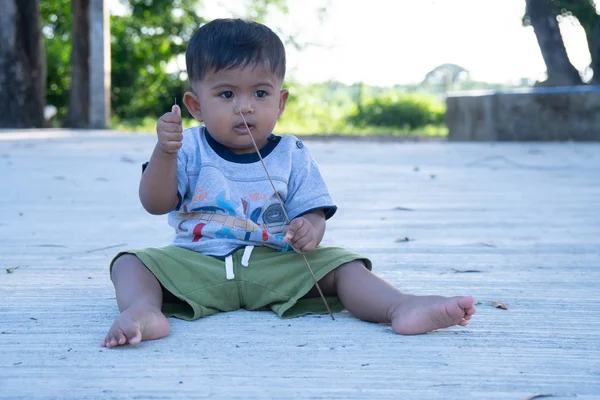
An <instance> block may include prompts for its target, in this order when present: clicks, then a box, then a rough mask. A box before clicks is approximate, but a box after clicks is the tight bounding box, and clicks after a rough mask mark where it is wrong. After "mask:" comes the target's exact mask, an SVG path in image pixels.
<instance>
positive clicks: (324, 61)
mask: <svg viewBox="0 0 600 400" xmlns="http://www.w3.org/2000/svg"><path fill="white" fill-rule="evenodd" d="M247 1H248V0H220V1H215V0H205V1H203V3H204V4H205V5H204V7H203V9H202V10H201V12H202V15H203V16H204V17H205V18H207V19H213V18H220V17H221V18H222V17H231V16H232V14H233V15H235V16H244V12H245V4H247ZM288 4H289V13H288V15H281V14H278V13H274V14H273V15H272V17H270V18H269V19H267V25H269V26H270V27H271V28H273V29H274V30H275V31H276V32H278V33H284V34H292V35H294V36H295V38H296V40H297V41H298V42H300V43H315V44H317V46H308V47H307V48H305V49H303V50H302V51H300V52H298V51H295V50H294V49H293V48H291V47H288V49H287V51H288V70H289V71H290V73H291V74H292V75H293V76H294V78H295V79H297V80H298V81H300V82H303V83H308V82H320V81H326V80H330V79H331V80H338V81H341V82H344V83H347V84H351V83H354V82H358V81H363V82H365V83H367V84H370V85H382V86H388V85H393V84H397V83H416V82H420V81H421V80H422V79H423V77H424V76H425V74H426V73H427V72H429V71H430V70H432V69H433V68H435V67H436V66H438V65H440V64H444V63H454V64H458V65H460V66H462V67H463V68H466V69H467V70H469V71H470V72H471V76H472V78H473V79H477V80H483V81H488V82H508V81H513V82H517V81H518V80H519V79H520V78H522V77H523V78H532V79H543V77H544V73H545V66H544V62H543V60H542V56H541V53H540V50H539V47H538V45H537V41H536V38H535V35H534V33H533V29H532V28H531V27H528V28H524V27H523V26H522V24H521V18H522V16H523V13H524V10H525V0H288ZM323 5H327V12H326V13H325V17H324V20H323V21H320V19H319V18H318V15H317V12H316V10H317V9H318V8H319V7H321V6H323ZM561 31H562V33H563V37H564V40H565V44H566V47H567V50H568V53H569V57H570V59H571V61H572V62H573V64H574V65H575V67H576V68H578V69H580V70H583V69H584V68H585V67H586V66H587V65H588V64H589V62H590V56H589V52H588V50H587V43H586V41H585V35H584V32H583V29H582V28H581V27H580V26H576V25H574V24H573V23H572V22H571V21H563V22H562V23H561Z"/></svg>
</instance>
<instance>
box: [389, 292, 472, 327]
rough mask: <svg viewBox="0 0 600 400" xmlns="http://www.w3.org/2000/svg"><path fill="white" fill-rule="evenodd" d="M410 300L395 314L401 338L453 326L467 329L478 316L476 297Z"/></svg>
mask: <svg viewBox="0 0 600 400" xmlns="http://www.w3.org/2000/svg"><path fill="white" fill-rule="evenodd" d="M405 296H406V297H405V298H404V300H403V301H402V303H400V304H399V305H398V306H396V308H395V309H394V310H393V312H392V314H391V320H392V329H393V330H394V332H396V333H398V334H401V335H417V334H420V333H427V332H431V331H434V330H436V329H441V328H447V327H449V326H454V325H460V326H466V325H467V324H468V322H469V320H470V319H471V317H472V316H473V314H475V307H473V303H474V302H475V299H473V296H464V297H443V296H412V295H405Z"/></svg>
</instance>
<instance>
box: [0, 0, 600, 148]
mask: <svg viewBox="0 0 600 400" xmlns="http://www.w3.org/2000/svg"><path fill="white" fill-rule="evenodd" d="M98 2H100V3H102V5H103V6H104V7H105V10H107V11H106V12H108V14H109V21H110V22H109V29H110V30H109V32H110V88H109V96H110V114H109V115H110V117H109V120H108V123H107V127H110V128H111V129H117V130H124V131H138V132H153V131H154V127H155V123H156V119H157V118H158V117H159V116H160V115H162V114H163V113H164V112H166V111H167V110H169V108H170V106H171V104H173V101H174V98H177V99H181V97H182V95H183V93H184V92H185V91H186V90H188V89H189V87H188V82H187V75H186V73H185V60H184V56H183V55H184V53H185V46H186V43H187V41H188V40H189V38H190V37H191V35H192V34H193V32H194V31H195V30H196V29H197V28H198V27H199V26H201V25H202V24H204V23H206V22H208V21H210V20H212V19H214V18H224V17H242V18H250V19H254V20H257V21H260V22H263V23H265V24H267V25H268V26H269V27H271V28H272V29H273V30H274V31H275V32H277V33H278V34H279V35H280V37H281V38H282V39H283V40H284V42H285V44H286V48H287V54H288V74H287V77H286V82H285V86H286V87H287V88H288V89H289V90H290V100H289V103H288V107H287V109H286V112H285V114H284V116H283V117H282V119H281V121H280V123H279V124H278V126H277V128H276V129H277V132H278V133H292V134H360V135H367V134H369V135H372V134H387V135H389V134H392V135H437V136H444V135H446V134H447V127H446V125H445V122H444V114H445V111H446V103H445V98H446V96H447V95H448V93H453V92H457V91H473V90H507V89H514V88H531V87H537V86H545V87H556V86H579V85H595V84H596V83H597V82H596V81H597V80H600V16H599V15H598V10H599V7H598V6H597V4H596V2H595V1H593V0H527V1H526V0H412V1H410V0H369V1H364V0H302V1H291V0H221V1H218V0H172V1H171V0H73V1H71V0H3V1H2V6H1V7H2V8H3V12H2V14H4V15H8V14H9V13H8V12H6V13H5V12H4V11H6V10H8V9H7V8H6V7H12V8H14V9H15V10H16V11H15V12H16V13H17V14H16V15H19V16H20V19H17V21H16V22H12V20H11V21H0V22H3V24H2V26H3V27H0V35H2V37H1V38H2V39H4V40H1V42H2V44H0V46H2V49H0V50H2V51H1V52H0V104H2V106H0V107H3V109H2V110H0V111H1V114H2V115H3V117H0V128H28V127H42V126H44V127H71V128H87V127H89V126H90V116H89V111H88V109H89V104H88V103H89V96H90V94H89V90H90V89H89V87H90V82H89V74H88V72H87V68H89V60H90V58H89V52H90V43H89V38H88V31H89V29H90V21H89V8H90V3H98ZM23 16H26V18H23ZM0 18H2V17H0ZM4 18H5V19H6V18H7V17H6V16H5V17H4ZM9 22H10V23H9ZM11 26H12V27H15V28H14V32H13V33H11V32H12V31H10V29H12V28H11ZM15 32H16V33H15ZM11 35H13V36H11ZM14 35H16V37H17V39H16V40H12V41H11V40H7V38H12V39H14ZM19 38H20V39H19ZM11 47H12V48H11ZM20 53H26V54H25V56H24V57H25V62H23V61H22V60H23V56H19V57H17V58H16V61H19V62H20V64H19V65H20V67H19V68H21V72H18V71H17V72H16V73H15V62H16V61H15V60H11V55H12V57H16V56H14V54H20ZM594 72H596V73H594ZM11 74H12V75H11ZM15 74H16V75H15ZM13 75H14V76H17V77H18V76H21V77H22V76H25V77H30V79H27V78H25V79H24V83H23V82H20V81H19V79H18V78H14V76H13ZM10 104H13V105H14V104H17V105H18V106H20V107H25V108H28V109H31V111H30V112H28V113H22V112H20V111H15V109H11V108H10V107H11V106H10ZM40 110H42V111H41V114H40ZM44 110H45V114H44ZM40 115H42V117H41V118H40ZM184 117H186V120H185V125H186V126H190V125H192V124H194V121H192V120H191V119H190V118H189V115H187V114H186V115H184Z"/></svg>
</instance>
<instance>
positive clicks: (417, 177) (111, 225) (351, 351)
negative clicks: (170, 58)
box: [0, 131, 600, 400]
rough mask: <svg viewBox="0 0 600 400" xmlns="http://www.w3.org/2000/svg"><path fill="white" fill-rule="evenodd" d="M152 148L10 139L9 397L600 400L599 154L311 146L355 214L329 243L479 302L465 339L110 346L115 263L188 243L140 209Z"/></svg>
mask: <svg viewBox="0 0 600 400" xmlns="http://www.w3.org/2000/svg"><path fill="white" fill-rule="evenodd" d="M154 142H155V139H154V137H153V136H151V135H146V136H144V135H125V134H117V133H115V132H100V131H82V132H71V131H31V132H28V131H3V132H0V299H1V300H0V398H2V399H186V398H189V399H200V398H210V399H392V398H393V399H465V398H467V399H521V400H522V399H533V398H541V395H544V397H550V396H552V397H553V398H556V399H571V398H577V399H600V333H599V332H600V285H599V284H600V157H599V156H598V154H600V144H584V143H446V142H432V143H400V142H385V143H378V142H365V141H361V142H355V141H348V140H334V141H314V140H307V141H306V142H307V144H308V145H309V146H310V148H311V150H312V152H313V156H314V157H315V159H316V160H317V161H318V163H319V165H320V167H321V170H322V172H323V174H324V176H325V178H326V179H327V181H328V183H329V186H330V189H331V192H332V194H333V196H334V199H335V200H336V202H337V204H338V206H339V211H338V214H337V215H336V216H335V217H334V218H333V219H331V220H330V222H329V224H328V230H327V234H326V236H325V240H324V244H329V245H342V246H345V247H348V248H351V249H353V250H356V251H358V252H360V253H362V254H364V255H366V256H368V257H370V258H371V259H372V260H373V262H374V265H375V267H374V272H375V273H377V274H378V275H380V276H381V277H383V278H384V279H386V280H388V281H389V282H391V283H392V284H393V285H395V286H396V287H398V288H401V289H402V290H404V291H406V292H409V293H415V294H427V293H436V294H442V295H457V294H472V295H474V296H475V298H476V301H477V314H476V315H475V317H474V318H473V320H472V322H471V324H469V326H468V327H466V328H463V327H454V328H450V329H446V330H441V331H437V332H434V333H431V334H427V335H420V336H398V335H395V334H393V333H392V331H391V329H390V328H389V327H388V326H383V325H378V324H371V323H366V322H361V321H359V320H356V319H354V318H353V317H352V316H350V315H349V314H347V313H342V314H338V315H337V316H336V321H331V320H330V319H329V317H327V316H308V317H303V318H298V319H292V320H280V319H278V318H277V317H276V316H275V314H272V313H270V312H248V311H245V310H240V311H236V312H232V313H226V314H219V315H216V316H213V317H208V318H206V319H202V320H198V321H196V322H184V321H179V320H172V321H171V323H172V332H171V335H170V336H168V337H167V338H165V339H162V340H157V341H150V342H144V343H142V344H141V345H140V346H137V347H135V348H131V347H126V348H118V349H110V350H109V349H105V348H101V347H99V346H98V341H99V340H100V339H101V338H102V337H103V336H104V335H105V334H106V331H107V330H108V328H109V326H110V325H111V323H112V321H113V319H114V317H115V316H116V315H117V312H118V310H117V306H116V303H115V298H114V292H113V288H112V285H111V282H110V280H109V277H108V269H107V267H108V262H109V260H110V259H111V257H112V256H113V255H114V254H115V252H117V251H119V250H123V249H127V248H136V247H142V246H158V245H164V244H168V243H169V241H170V238H171V235H172V232H171V230H170V228H169V226H168V225H167V224H166V219H165V217H160V216H159V217H156V216H150V215H148V214H147V213H146V212H145V211H144V210H143V209H142V207H141V206H140V204H139V201H138V199H137V184H138V179H139V176H140V172H141V168H140V164H141V163H142V162H144V161H145V160H146V159H147V158H148V157H149V154H150V152H151V149H152V147H153V146H154ZM493 301H499V302H504V303H506V304H507V306H508V309H506V310H504V309H500V308H496V307H494V306H493V305H492V302H493ZM536 396H537V397H536Z"/></svg>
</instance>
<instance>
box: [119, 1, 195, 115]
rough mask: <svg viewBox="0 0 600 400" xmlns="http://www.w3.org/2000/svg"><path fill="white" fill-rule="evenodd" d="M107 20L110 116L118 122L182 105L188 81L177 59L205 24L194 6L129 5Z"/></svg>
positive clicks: (181, 3) (164, 3)
mask: <svg viewBox="0 0 600 400" xmlns="http://www.w3.org/2000/svg"><path fill="white" fill-rule="evenodd" d="M122 3H124V4H127V5H128V7H129V10H130V14H126V15H122V16H116V15H113V16H111V52H112V74H111V77H112V93H111V102H112V111H113V114H114V115H116V116H117V117H119V118H132V117H143V116H146V115H161V114H162V113H164V112H165V111H167V110H168V108H169V107H170V105H171V104H173V101H174V98H175V97H177V98H178V99H180V100H179V101H181V98H182V96H183V93H184V92H185V90H186V88H187V82H186V79H187V76H186V75H185V73H183V71H182V70H181V69H180V68H179V66H178V65H177V56H178V55H180V54H183V53H185V46H186V44H187V42H188V41H189V39H190V38H191V36H192V35H193V33H194V31H195V30H196V29H197V28H198V26H200V24H201V23H202V22H203V20H202V19H201V18H200V17H198V16H197V14H196V12H195V7H196V6H197V3H198V2H197V1H195V0H176V1H171V0H129V1H127V2H122Z"/></svg>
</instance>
